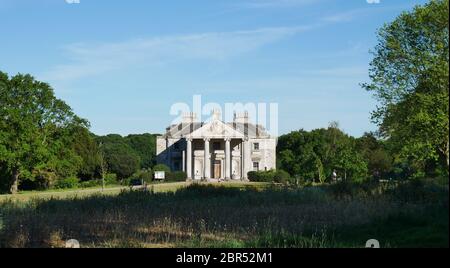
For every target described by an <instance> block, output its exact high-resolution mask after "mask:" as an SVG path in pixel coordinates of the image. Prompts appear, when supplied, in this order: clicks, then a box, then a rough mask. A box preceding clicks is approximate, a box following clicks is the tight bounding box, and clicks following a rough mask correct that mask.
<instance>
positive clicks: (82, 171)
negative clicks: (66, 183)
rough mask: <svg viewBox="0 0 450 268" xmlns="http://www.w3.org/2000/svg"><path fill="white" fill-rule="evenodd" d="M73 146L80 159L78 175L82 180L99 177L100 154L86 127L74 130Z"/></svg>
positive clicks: (92, 136)
mask: <svg viewBox="0 0 450 268" xmlns="http://www.w3.org/2000/svg"><path fill="white" fill-rule="evenodd" d="M73 148H74V150H75V152H76V154H77V155H79V156H80V157H81V159H82V164H81V166H80V168H79V169H78V172H77V173H78V174H77V175H78V177H79V178H81V179H82V180H91V179H98V178H100V177H101V172H102V171H101V169H102V167H101V164H102V163H101V155H100V153H99V151H100V150H99V148H98V145H97V143H96V141H95V138H94V135H93V134H91V133H90V132H89V130H88V129H87V128H83V127H80V128H77V129H76V130H75V132H74V143H73Z"/></svg>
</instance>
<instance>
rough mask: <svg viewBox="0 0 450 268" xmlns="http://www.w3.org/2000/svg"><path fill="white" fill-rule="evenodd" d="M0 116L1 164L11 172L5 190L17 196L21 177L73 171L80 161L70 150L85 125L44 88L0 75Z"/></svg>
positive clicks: (28, 78)
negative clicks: (78, 130) (79, 130)
mask: <svg viewBox="0 0 450 268" xmlns="http://www.w3.org/2000/svg"><path fill="white" fill-rule="evenodd" d="M0 118H1V120H0V163H1V165H2V166H3V169H4V170H7V171H6V173H7V174H10V176H9V180H10V181H9V184H10V185H11V187H10V192H13V193H14V192H17V190H18V186H19V178H21V177H23V178H25V177H26V178H37V177H42V176H44V174H56V175H57V176H61V177H68V176H71V175H73V174H75V173H76V170H77V168H78V166H79V165H80V162H81V159H80V157H79V156H77V155H76V154H75V152H74V151H73V150H72V146H71V144H72V143H73V135H72V133H74V130H75V129H77V128H80V127H81V128H85V127H88V122H87V121H86V120H83V119H81V118H79V117H78V116H76V115H75V114H74V113H73V111H72V109H71V108H70V107H69V106H68V105H67V104H66V103H64V102H63V101H62V100H59V99H57V98H56V97H55V95H54V92H53V89H52V88H51V87H50V86H49V85H48V84H46V83H43V82H39V81H36V80H35V79H34V78H33V77H32V76H31V75H22V74H18V75H16V76H13V77H11V78H10V77H8V75H7V74H5V73H2V72H0ZM51 177H53V176H51Z"/></svg>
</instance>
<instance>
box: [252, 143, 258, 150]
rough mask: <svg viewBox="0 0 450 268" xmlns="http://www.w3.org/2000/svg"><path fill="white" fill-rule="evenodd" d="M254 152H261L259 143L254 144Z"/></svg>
mask: <svg viewBox="0 0 450 268" xmlns="http://www.w3.org/2000/svg"><path fill="white" fill-rule="evenodd" d="M253 151H259V143H258V142H255V143H253Z"/></svg>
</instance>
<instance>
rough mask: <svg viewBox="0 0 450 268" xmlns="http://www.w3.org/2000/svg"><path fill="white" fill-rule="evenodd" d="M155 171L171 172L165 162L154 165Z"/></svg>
mask: <svg viewBox="0 0 450 268" xmlns="http://www.w3.org/2000/svg"><path fill="white" fill-rule="evenodd" d="M153 171H164V172H166V173H169V172H170V168H169V167H168V166H166V165H164V164H157V165H155V166H154V167H153Z"/></svg>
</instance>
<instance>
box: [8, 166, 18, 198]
mask: <svg viewBox="0 0 450 268" xmlns="http://www.w3.org/2000/svg"><path fill="white" fill-rule="evenodd" d="M18 191H19V170H17V169H15V170H13V174H12V184H11V188H10V190H9V192H10V193H11V194H17V192H18Z"/></svg>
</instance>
